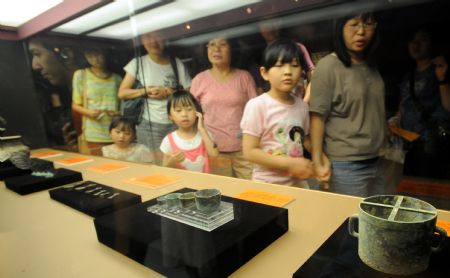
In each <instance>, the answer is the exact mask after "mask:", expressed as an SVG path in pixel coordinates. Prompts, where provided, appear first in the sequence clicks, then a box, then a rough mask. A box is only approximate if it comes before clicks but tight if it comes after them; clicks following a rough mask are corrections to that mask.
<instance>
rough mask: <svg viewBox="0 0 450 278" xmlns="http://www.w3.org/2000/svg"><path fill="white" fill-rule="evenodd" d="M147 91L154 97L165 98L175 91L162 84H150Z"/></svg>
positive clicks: (149, 95)
mask: <svg viewBox="0 0 450 278" xmlns="http://www.w3.org/2000/svg"><path fill="white" fill-rule="evenodd" d="M146 91H147V97H149V98H153V99H165V98H167V97H168V96H170V95H171V94H173V92H174V90H173V89H172V88H169V87H160V86H148V87H147V90H146Z"/></svg>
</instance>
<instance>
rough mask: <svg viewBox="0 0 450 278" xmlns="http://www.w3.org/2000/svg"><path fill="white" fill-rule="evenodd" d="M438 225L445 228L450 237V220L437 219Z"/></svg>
mask: <svg viewBox="0 0 450 278" xmlns="http://www.w3.org/2000/svg"><path fill="white" fill-rule="evenodd" d="M436 226H438V227H439V228H442V229H444V230H445V231H446V232H447V237H450V222H449V221H443V220H439V219H438V220H437V221H436Z"/></svg>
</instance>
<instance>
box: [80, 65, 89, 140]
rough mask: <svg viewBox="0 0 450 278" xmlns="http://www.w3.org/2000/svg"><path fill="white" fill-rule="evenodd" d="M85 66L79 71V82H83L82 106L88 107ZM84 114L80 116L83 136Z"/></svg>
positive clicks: (82, 134)
mask: <svg viewBox="0 0 450 278" xmlns="http://www.w3.org/2000/svg"><path fill="white" fill-rule="evenodd" d="M86 75H87V68H86V69H83V70H82V71H81V82H82V84H83V106H84V107H85V108H87V109H89V108H88V103H87V91H88V90H87V77H86ZM85 118H86V116H83V117H81V136H85V134H84V130H85V128H86V120H85Z"/></svg>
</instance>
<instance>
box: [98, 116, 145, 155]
mask: <svg viewBox="0 0 450 278" xmlns="http://www.w3.org/2000/svg"><path fill="white" fill-rule="evenodd" d="M109 132H110V134H111V138H112V140H113V142H114V144H112V145H108V146H105V147H103V148H102V153H103V156H104V157H109V158H114V159H120V160H127V161H132V162H144V163H150V162H153V155H152V153H151V152H150V150H149V149H148V148H147V147H146V146H144V145H142V144H138V143H134V140H135V138H136V127H135V123H134V121H133V120H131V119H129V118H126V117H114V118H113V119H112V121H111V125H110V126H109Z"/></svg>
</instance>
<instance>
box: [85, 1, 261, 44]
mask: <svg viewBox="0 0 450 278" xmlns="http://www.w3.org/2000/svg"><path fill="white" fill-rule="evenodd" d="M260 1H261V0H226V1H223V0H196V1H192V0H178V1H174V2H170V3H168V4H167V5H163V6H159V7H157V8H154V9H151V10H149V11H146V12H143V13H140V14H138V15H136V16H134V20H135V22H136V26H137V28H138V32H139V34H143V33H147V32H151V31H155V30H160V29H163V28H167V27H171V26H175V25H178V24H183V23H185V22H190V21H192V20H194V19H198V18H202V17H206V16H210V15H213V14H218V13H222V12H225V11H228V10H232V9H235V8H239V7H242V6H248V5H249V4H253V3H256V2H260ZM130 26H131V23H130V20H126V21H122V22H119V23H116V24H113V25H111V26H107V27H105V28H102V29H99V30H96V31H94V32H91V33H89V34H88V36H93V37H103V38H113V39H122V40H123V39H130V38H132V37H133V33H132V31H131V27H130Z"/></svg>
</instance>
